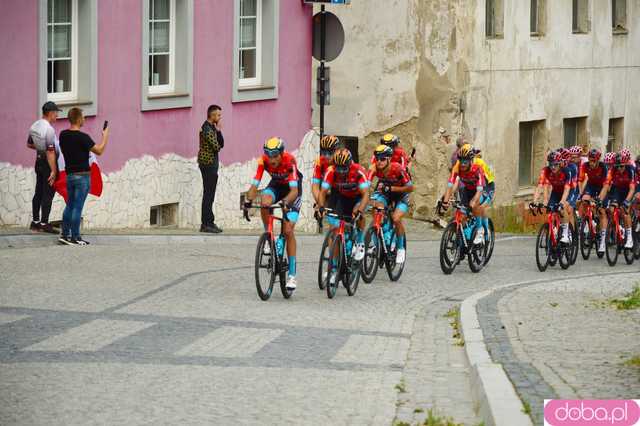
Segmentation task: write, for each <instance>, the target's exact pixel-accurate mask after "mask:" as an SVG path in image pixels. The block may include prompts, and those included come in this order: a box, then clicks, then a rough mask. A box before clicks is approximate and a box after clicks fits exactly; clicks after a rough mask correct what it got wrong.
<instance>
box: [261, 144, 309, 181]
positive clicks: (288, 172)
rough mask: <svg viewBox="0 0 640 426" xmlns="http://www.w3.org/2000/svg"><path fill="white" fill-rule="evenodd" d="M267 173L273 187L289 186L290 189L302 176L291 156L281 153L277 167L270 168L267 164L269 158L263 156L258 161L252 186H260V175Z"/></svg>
mask: <svg viewBox="0 0 640 426" xmlns="http://www.w3.org/2000/svg"><path fill="white" fill-rule="evenodd" d="M265 171H266V172H267V173H269V175H270V176H271V179H272V183H273V184H274V185H287V184H288V185H289V186H292V187H296V186H298V180H299V178H300V177H301V176H302V175H301V174H300V172H299V171H298V165H297V163H296V159H295V157H294V156H293V155H291V154H289V153H288V152H283V153H282V159H281V161H280V164H279V165H278V166H277V167H272V166H271V165H270V164H269V157H267V156H266V155H265V154H263V155H262V157H260V158H259V159H258V170H257V171H256V175H255V177H254V178H253V184H254V185H255V186H258V185H260V181H261V180H262V175H263V174H264V172H265Z"/></svg>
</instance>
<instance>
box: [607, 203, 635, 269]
mask: <svg viewBox="0 0 640 426" xmlns="http://www.w3.org/2000/svg"><path fill="white" fill-rule="evenodd" d="M623 211H624V210H623V208H622V207H620V205H619V204H618V203H615V202H613V203H611V204H610V205H609V209H607V216H608V218H609V225H608V226H607V234H606V238H605V249H606V250H605V251H606V254H607V263H608V264H609V266H615V265H616V263H618V255H619V254H620V253H621V252H624V260H625V261H626V262H627V265H631V264H632V263H633V261H634V253H633V248H630V249H628V248H625V247H624V244H625V241H626V233H625V230H624V227H623V226H622V224H621V216H622V214H623Z"/></svg>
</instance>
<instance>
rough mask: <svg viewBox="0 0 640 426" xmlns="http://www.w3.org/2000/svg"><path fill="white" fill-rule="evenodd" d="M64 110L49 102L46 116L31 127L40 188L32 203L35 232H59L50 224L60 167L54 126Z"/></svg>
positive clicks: (43, 107) (30, 144)
mask: <svg viewBox="0 0 640 426" xmlns="http://www.w3.org/2000/svg"><path fill="white" fill-rule="evenodd" d="M59 111H60V109H59V108H58V106H57V105H56V104H55V103H53V102H47V103H45V104H44V105H43V106H42V118H41V119H39V120H38V121H36V122H35V123H33V125H32V126H31V128H30V129H29V138H28V140H27V147H29V148H30V149H34V150H35V151H36V163H35V171H36V190H35V194H34V195H33V200H32V202H31V205H32V209H33V212H32V213H33V220H32V221H31V225H30V226H29V228H30V229H31V230H32V231H34V232H40V231H44V232H48V233H50V234H55V233H57V231H56V230H55V229H53V227H52V226H51V224H50V223H49V214H50V213H51V203H52V201H53V196H54V195H55V190H54V189H53V183H54V182H55V180H56V175H57V172H58V167H57V165H56V156H57V153H56V131H55V130H54V129H53V127H52V126H51V123H54V122H55V121H56V120H57V118H58V112H59Z"/></svg>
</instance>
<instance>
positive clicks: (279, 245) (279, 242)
mask: <svg viewBox="0 0 640 426" xmlns="http://www.w3.org/2000/svg"><path fill="white" fill-rule="evenodd" d="M276 253H278V256H279V257H282V255H284V237H283V236H282V235H279V236H278V238H276Z"/></svg>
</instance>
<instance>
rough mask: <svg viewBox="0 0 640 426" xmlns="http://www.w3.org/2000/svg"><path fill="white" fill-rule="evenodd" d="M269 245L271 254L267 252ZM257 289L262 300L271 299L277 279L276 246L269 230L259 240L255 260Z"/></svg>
mask: <svg viewBox="0 0 640 426" xmlns="http://www.w3.org/2000/svg"><path fill="white" fill-rule="evenodd" d="M267 246H268V247H269V254H265V253H264V251H265V247H267ZM255 276H256V289H257V290H258V296H259V297H260V299H262V300H269V298H270V297H271V293H272V292H273V284H274V283H275V281H276V256H275V247H274V244H273V241H272V240H271V235H270V234H269V233H268V232H265V233H264V234H262V236H261V237H260V239H259V240H258V247H257V249H256V260H255Z"/></svg>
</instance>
